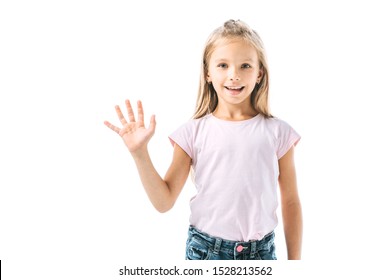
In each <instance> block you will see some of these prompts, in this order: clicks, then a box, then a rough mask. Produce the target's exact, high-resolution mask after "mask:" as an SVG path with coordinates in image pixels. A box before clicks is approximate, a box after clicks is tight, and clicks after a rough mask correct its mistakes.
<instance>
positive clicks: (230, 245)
mask: <svg viewBox="0 0 390 280" xmlns="http://www.w3.org/2000/svg"><path fill="white" fill-rule="evenodd" d="M188 234H189V235H192V236H196V237H198V238H200V239H202V241H203V242H206V243H208V245H209V246H210V247H211V248H213V253H214V254H218V253H219V251H221V250H222V251H225V252H226V251H232V252H234V253H237V252H238V253H240V252H241V251H242V250H244V249H250V252H251V255H253V254H254V253H255V252H256V251H257V250H269V247H270V246H271V245H272V244H273V240H274V238H275V233H274V232H273V231H272V232H270V233H268V234H267V235H265V236H264V237H263V238H262V239H260V240H253V241H232V240H225V239H222V238H218V237H214V236H211V235H209V234H207V233H204V232H202V231H200V230H198V229H197V228H195V227H194V226H190V227H189V231H188Z"/></svg>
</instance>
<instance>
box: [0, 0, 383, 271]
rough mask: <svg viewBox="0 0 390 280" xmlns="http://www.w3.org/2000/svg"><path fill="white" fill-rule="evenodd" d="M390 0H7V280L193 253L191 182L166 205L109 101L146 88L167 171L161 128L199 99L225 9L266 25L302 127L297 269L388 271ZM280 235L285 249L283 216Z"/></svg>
mask: <svg viewBox="0 0 390 280" xmlns="http://www.w3.org/2000/svg"><path fill="white" fill-rule="evenodd" d="M385 2H386V1H350V2H349V1H245V0H241V1H230V0H224V1H173V0H171V1H157V0H156V1H151V0H150V1H86V0H78V1H1V4H0V129H1V132H0V133H1V136H0V168H1V169H0V172H1V173H0V259H1V260H2V261H3V267H2V268H3V277H4V278H5V279H70V278H71V279H116V278H115V277H117V278H118V276H117V270H118V269H119V268H121V267H122V266H124V265H127V266H130V267H131V266H133V265H134V266H135V264H139V265H146V264H150V263H152V264H154V265H160V264H162V263H163V262H166V261H168V262H171V264H175V263H181V264H183V262H182V260H183V258H184V249H185V241H186V235H187V227H188V216H189V207H188V201H189V199H190V198H191V196H192V195H193V194H194V191H195V190H194V186H193V185H192V183H191V181H190V180H189V181H188V183H187V184H186V186H185V188H184V190H183V192H182V194H181V196H180V197H179V199H178V201H177V203H176V205H175V207H174V208H173V209H172V210H171V211H170V212H168V213H166V214H159V213H158V212H157V211H155V210H154V208H153V207H152V206H151V204H150V202H149V200H148V199H147V197H146V194H145V193H144V191H143V188H142V186H141V184H140V181H139V178H138V174H137V172H136V169H135V166H134V163H133V161H132V158H131V156H130V154H129V153H128V152H127V150H126V148H125V146H124V145H123V143H122V141H121V139H120V138H119V137H118V136H117V135H116V134H115V133H113V132H112V131H110V130H109V129H107V128H106V127H105V126H104V125H103V121H104V120H109V121H112V122H114V123H116V124H119V122H118V121H117V117H116V114H115V111H114V105H116V104H121V105H123V104H124V103H123V101H124V100H125V99H126V98H129V99H130V100H132V101H134V103H135V101H136V100H138V99H141V100H142V101H143V103H144V108H145V111H146V120H149V117H150V115H151V114H156V116H157V131H156V134H155V136H154V138H153V139H152V140H151V142H150V153H151V155H152V158H153V161H154V163H155V166H156V168H157V170H158V171H159V172H160V173H161V175H164V174H165V171H166V168H167V167H168V165H169V163H170V160H171V155H172V147H171V146H170V143H169V141H168V138H167V136H168V135H169V133H171V132H172V131H173V130H175V129H176V128H177V127H178V126H179V125H181V124H182V123H184V122H185V121H187V120H188V119H190V117H191V115H192V112H193V109H194V106H195V99H196V94H197V88H198V80H199V70H200V63H201V52H202V48H203V46H204V42H205V40H206V38H207V36H208V35H209V34H210V33H211V32H212V30H214V29H215V28H216V27H218V26H220V25H221V24H223V22H224V21H226V20H228V19H241V20H243V21H245V22H246V23H248V24H249V25H250V26H251V27H252V28H253V29H255V30H257V31H258V32H259V34H260V35H261V37H262V39H263V41H264V43H265V47H266V50H267V54H268V60H269V66H270V76H271V91H270V96H271V97H270V98H271V111H272V113H273V114H274V115H276V116H278V117H280V118H282V119H284V120H286V121H287V122H289V123H290V124H291V125H292V126H293V127H294V128H295V129H296V130H297V131H298V132H299V133H300V134H301V136H302V140H301V142H300V143H299V145H298V146H297V148H296V165H297V172H298V182H299V190H300V196H301V200H302V205H303V213H304V246H303V259H304V260H305V261H304V262H303V264H305V268H306V270H302V273H303V271H313V272H314V273H318V276H321V275H324V274H325V273H332V272H334V271H335V270H336V269H337V270H338V273H344V274H345V275H371V276H372V275H374V274H376V273H379V271H381V270H382V269H383V270H384V267H381V263H382V261H384V260H385V259H386V258H387V259H388V252H389V249H390V246H389V241H388V236H389V234H390V230H389V227H388V213H389V211H390V207H389V203H388V195H387V194H388V191H387V189H388V188H389V187H390V183H389V178H388V167H389V165H388V158H389V156H390V152H389V142H390V136H389V133H388V130H389V129H388V127H389V125H388V121H389V119H390V113H389V109H388V104H389V102H388V100H389V99H388V97H387V96H388V95H389V93H390V86H389V82H388V81H389V80H388V79H389V78H388V76H389V74H390V73H389V65H390V54H389V50H390V41H389V26H390V18H389V16H388V14H389V13H388V12H389V10H388V8H386V6H385ZM276 233H277V240H276V245H277V254H278V258H279V259H281V260H284V259H286V249H285V243H284V236H283V227H282V223H280V225H279V227H278V228H277V230H276ZM361 263H363V264H365V265H364V266H360V265H359V264H361ZM183 265H185V263H184V264H183ZM313 267H315V269H314V268H313ZM382 275H383V274H382ZM27 277H29V278H27ZM118 279H122V278H120V277H119V278H118ZM156 279H158V278H156ZM328 279H329V278H328Z"/></svg>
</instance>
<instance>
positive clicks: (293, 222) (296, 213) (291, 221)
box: [282, 201, 303, 260]
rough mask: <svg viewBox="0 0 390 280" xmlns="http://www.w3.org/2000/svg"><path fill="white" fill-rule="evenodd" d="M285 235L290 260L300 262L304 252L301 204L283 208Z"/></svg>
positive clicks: (297, 203)
mask: <svg viewBox="0 0 390 280" xmlns="http://www.w3.org/2000/svg"><path fill="white" fill-rule="evenodd" d="M282 214H283V226H284V235H285V238H286V245H287V254H288V259H289V260H300V259H301V250H302V232H303V221H302V209H301V204H300V202H299V201H298V202H294V203H291V204H288V205H285V206H284V207H282Z"/></svg>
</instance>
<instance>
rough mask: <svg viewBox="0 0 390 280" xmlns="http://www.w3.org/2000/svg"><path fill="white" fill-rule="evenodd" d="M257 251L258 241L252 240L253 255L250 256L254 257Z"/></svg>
mask: <svg viewBox="0 0 390 280" xmlns="http://www.w3.org/2000/svg"><path fill="white" fill-rule="evenodd" d="M255 253H256V241H252V242H251V255H250V258H251V259H253V258H254V257H255Z"/></svg>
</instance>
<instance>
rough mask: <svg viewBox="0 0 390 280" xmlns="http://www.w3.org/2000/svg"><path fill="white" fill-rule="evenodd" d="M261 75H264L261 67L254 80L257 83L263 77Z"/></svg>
mask: <svg viewBox="0 0 390 280" xmlns="http://www.w3.org/2000/svg"><path fill="white" fill-rule="evenodd" d="M263 75H264V72H263V69H260V70H259V75H258V76H257V80H256V82H257V83H260V81H261V78H263Z"/></svg>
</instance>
